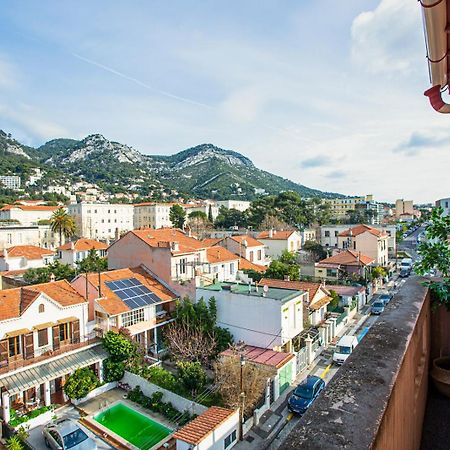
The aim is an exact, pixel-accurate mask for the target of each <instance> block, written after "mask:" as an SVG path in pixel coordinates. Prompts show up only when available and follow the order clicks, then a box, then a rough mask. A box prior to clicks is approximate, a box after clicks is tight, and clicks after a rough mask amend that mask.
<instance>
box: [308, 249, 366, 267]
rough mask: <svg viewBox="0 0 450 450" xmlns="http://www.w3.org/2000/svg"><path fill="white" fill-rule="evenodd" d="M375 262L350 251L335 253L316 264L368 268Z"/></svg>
mask: <svg viewBox="0 0 450 450" xmlns="http://www.w3.org/2000/svg"><path fill="white" fill-rule="evenodd" d="M374 261H375V259H374V258H371V257H370V256H366V255H363V254H362V253H358V252H354V251H352V250H346V251H345V252H340V253H337V254H336V255H333V256H330V257H329V258H325V259H322V260H321V261H319V262H318V263H317V264H318V265H322V264H338V265H343V266H361V265H363V266H368V265H369V264H372V263H373V262H374Z"/></svg>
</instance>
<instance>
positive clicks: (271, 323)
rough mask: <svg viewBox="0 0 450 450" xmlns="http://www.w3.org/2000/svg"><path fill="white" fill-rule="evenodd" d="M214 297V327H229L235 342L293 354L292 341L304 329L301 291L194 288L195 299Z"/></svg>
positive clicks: (224, 286) (252, 287)
mask: <svg viewBox="0 0 450 450" xmlns="http://www.w3.org/2000/svg"><path fill="white" fill-rule="evenodd" d="M201 297H203V298H204V299H205V301H208V300H209V299H210V298H211V297H214V298H215V300H216V304H217V324H218V325H219V326H221V327H224V328H228V330H229V331H230V332H231V334H232V335H233V338H234V341H235V342H239V341H242V342H244V343H245V344H247V345H253V346H255V347H261V348H268V349H272V350H277V351H285V352H288V353H290V352H291V351H292V339H293V338H295V337H296V336H297V335H298V334H300V333H301V332H302V330H303V302H305V301H307V300H308V294H307V292H304V291H295V290H291V289H280V288H272V287H268V286H264V287H259V286H255V285H247V284H239V283H216V284H214V285H210V286H205V287H200V288H197V293H196V298H197V300H198V299H200V298H201Z"/></svg>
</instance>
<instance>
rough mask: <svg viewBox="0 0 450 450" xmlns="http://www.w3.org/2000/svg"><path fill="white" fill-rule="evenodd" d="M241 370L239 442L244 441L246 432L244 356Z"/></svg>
mask: <svg viewBox="0 0 450 450" xmlns="http://www.w3.org/2000/svg"><path fill="white" fill-rule="evenodd" d="M239 362H240V370H241V372H240V373H241V376H240V391H241V393H240V395H239V396H240V403H241V407H240V410H239V440H240V441H242V440H243V439H244V430H243V423H244V400H245V392H244V378H243V371H244V366H245V358H244V355H242V354H241V355H240V359H239Z"/></svg>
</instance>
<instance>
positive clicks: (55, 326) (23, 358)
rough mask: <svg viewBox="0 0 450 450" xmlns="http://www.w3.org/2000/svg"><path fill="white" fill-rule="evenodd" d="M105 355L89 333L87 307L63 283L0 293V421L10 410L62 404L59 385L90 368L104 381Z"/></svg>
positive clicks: (8, 415)
mask: <svg viewBox="0 0 450 450" xmlns="http://www.w3.org/2000/svg"><path fill="white" fill-rule="evenodd" d="M107 356H108V355H107V352H106V351H105V350H103V348H102V347H101V346H100V345H99V341H98V340H95V339H93V338H91V336H90V335H89V333H88V302H87V301H86V299H85V298H84V297H83V296H82V295H80V294H79V293H78V292H77V291H76V290H75V289H74V288H73V287H72V286H71V285H70V283H69V282H68V281H65V280H63V281H55V282H50V283H44V284H37V285H33V286H27V287H22V288H15V289H7V290H4V291H0V389H1V411H2V418H3V420H4V421H5V422H9V420H10V417H11V408H14V409H15V410H16V411H17V410H20V409H21V408H24V407H25V405H26V407H27V408H28V409H29V408H34V407H38V406H43V405H46V406H49V405H50V404H63V403H65V401H66V398H65V396H64V393H63V385H64V382H65V380H66V379H67V377H68V376H69V375H70V374H71V373H72V372H73V371H74V370H76V369H78V368H81V367H91V368H92V369H93V370H94V371H95V372H96V374H97V376H98V377H99V379H100V381H102V380H103V368H102V367H103V366H102V363H103V360H104V359H106V358H107Z"/></svg>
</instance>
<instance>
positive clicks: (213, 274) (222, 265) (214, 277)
mask: <svg viewBox="0 0 450 450" xmlns="http://www.w3.org/2000/svg"><path fill="white" fill-rule="evenodd" d="M206 257H207V260H208V263H209V265H208V267H206V268H204V271H203V273H202V277H204V278H206V279H207V280H208V279H209V280H210V281H212V282H214V281H236V275H237V271H238V270H239V256H237V255H235V254H234V253H232V252H230V251H229V250H227V249H226V248H223V247H221V246H219V245H216V246H214V247H210V248H208V249H207V250H206Z"/></svg>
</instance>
